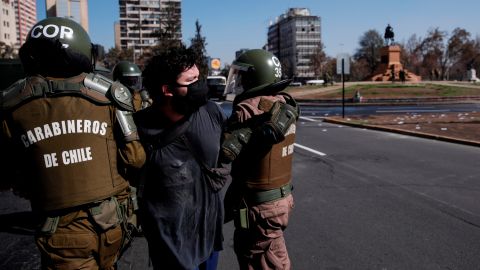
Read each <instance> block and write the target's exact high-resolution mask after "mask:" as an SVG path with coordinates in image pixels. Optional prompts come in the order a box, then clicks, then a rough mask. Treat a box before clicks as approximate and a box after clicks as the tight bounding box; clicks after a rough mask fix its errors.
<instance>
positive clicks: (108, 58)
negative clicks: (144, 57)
mask: <svg viewBox="0 0 480 270" xmlns="http://www.w3.org/2000/svg"><path fill="white" fill-rule="evenodd" d="M123 60H125V61H131V62H133V49H132V48H130V49H126V50H123V49H120V48H111V49H110V50H109V51H108V52H107V53H106V54H105V58H104V60H103V63H104V65H105V67H106V68H108V69H113V67H114V66H115V64H117V63H118V62H119V61H123Z"/></svg>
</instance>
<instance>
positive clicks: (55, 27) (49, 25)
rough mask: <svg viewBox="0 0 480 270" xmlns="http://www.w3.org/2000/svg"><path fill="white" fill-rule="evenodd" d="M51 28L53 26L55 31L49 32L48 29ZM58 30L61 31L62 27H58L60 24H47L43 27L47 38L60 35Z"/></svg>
mask: <svg viewBox="0 0 480 270" xmlns="http://www.w3.org/2000/svg"><path fill="white" fill-rule="evenodd" d="M50 28H53V33H48V29H50ZM58 32H60V29H58V26H56V25H54V24H47V25H45V27H44V28H43V31H42V33H43V35H44V36H45V37H47V38H53V37H56V36H57V35H58Z"/></svg>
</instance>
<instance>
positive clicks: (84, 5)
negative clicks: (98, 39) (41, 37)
mask: <svg viewBox="0 0 480 270" xmlns="http://www.w3.org/2000/svg"><path fill="white" fill-rule="evenodd" d="M46 8H47V17H63V18H69V19H72V20H74V21H76V22H77V23H79V24H80V25H81V26H82V27H83V29H85V31H87V33H88V2H87V0H46Z"/></svg>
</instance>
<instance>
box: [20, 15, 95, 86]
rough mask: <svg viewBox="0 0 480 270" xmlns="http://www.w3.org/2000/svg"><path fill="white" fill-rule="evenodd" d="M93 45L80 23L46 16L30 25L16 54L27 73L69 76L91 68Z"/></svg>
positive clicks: (88, 70)
mask: <svg viewBox="0 0 480 270" xmlns="http://www.w3.org/2000/svg"><path fill="white" fill-rule="evenodd" d="M92 48H93V45H92V43H91V41H90V37H89V36H88V34H87V32H86V31H85V30H84V29H83V27H82V26H81V25H80V24H78V23H76V22H75V21H72V20H70V19H66V18H59V17H49V18H46V19H44V20H41V21H39V22H38V23H36V24H35V25H34V26H33V27H32V29H31V30H30V32H29V33H28V36H27V39H26V41H25V43H24V44H23V45H22V47H21V48H20V52H19V55H20V59H21V61H22V64H23V66H24V69H25V71H26V73H27V74H28V75H34V74H40V75H42V76H50V77H71V76H75V75H78V74H80V73H82V72H91V71H92V70H93V66H94V61H95V59H94V55H93V49H92Z"/></svg>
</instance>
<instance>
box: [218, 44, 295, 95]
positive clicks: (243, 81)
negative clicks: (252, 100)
mask: <svg viewBox="0 0 480 270" xmlns="http://www.w3.org/2000/svg"><path fill="white" fill-rule="evenodd" d="M290 82H291V80H290V79H288V80H282V66H281V63H280V60H279V59H278V58H277V57H276V56H275V55H273V54H272V53H270V52H268V51H265V50H261V49H254V50H249V51H246V52H244V53H243V54H241V55H240V56H239V57H238V58H237V59H235V60H234V61H233V63H232V65H231V66H230V71H229V74H228V78H227V85H226V87H225V92H224V95H227V94H235V96H236V97H235V99H236V100H243V99H246V98H249V97H254V96H260V95H271V94H274V93H276V92H278V91H281V90H283V89H285V88H286V87H287V86H288V84H289V83H290Z"/></svg>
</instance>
